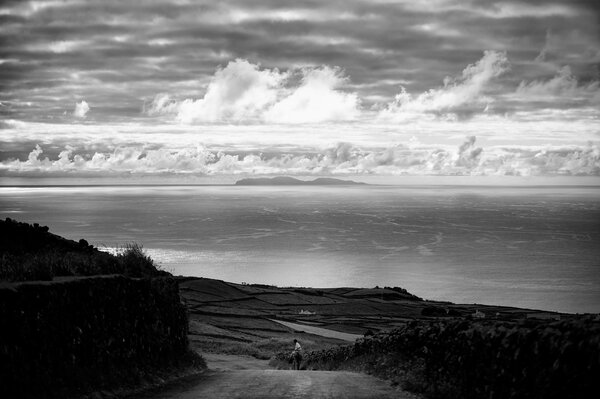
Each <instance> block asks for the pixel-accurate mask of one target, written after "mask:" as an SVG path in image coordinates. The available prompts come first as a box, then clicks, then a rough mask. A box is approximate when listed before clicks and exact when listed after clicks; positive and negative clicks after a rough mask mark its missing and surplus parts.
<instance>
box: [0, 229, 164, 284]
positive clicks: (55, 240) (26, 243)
mask: <svg viewBox="0 0 600 399" xmlns="http://www.w3.org/2000/svg"><path fill="white" fill-rule="evenodd" d="M48 230H49V229H48V227H47V226H40V225H38V224H37V223H35V224H33V225H31V224H28V223H21V222H17V221H15V220H12V219H10V218H6V220H0V237H2V239H1V240H0V281H3V280H4V281H7V280H8V281H34V280H52V279H53V278H54V277H60V276H95V275H103V274H122V275H126V276H129V277H155V276H161V275H162V276H165V275H169V273H167V272H165V271H162V270H159V269H158V268H157V267H156V265H155V264H154V262H153V261H152V259H151V258H150V257H148V256H147V255H145V254H144V252H143V251H142V247H141V246H139V245H137V244H127V245H125V247H123V249H122V250H121V251H120V252H119V253H118V254H117V255H112V254H109V253H107V252H103V251H100V250H98V249H97V248H94V247H93V246H92V245H89V244H88V242H87V241H86V240H84V239H80V240H79V241H78V242H77V241H73V240H68V239H66V238H63V237H60V236H57V235H55V234H52V233H50V232H49V231H48Z"/></svg>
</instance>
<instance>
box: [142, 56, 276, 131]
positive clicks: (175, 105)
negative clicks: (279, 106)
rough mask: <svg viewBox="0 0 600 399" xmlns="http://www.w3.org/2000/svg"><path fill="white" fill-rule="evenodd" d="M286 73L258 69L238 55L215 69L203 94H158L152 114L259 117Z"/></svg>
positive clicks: (183, 118)
mask: <svg viewBox="0 0 600 399" xmlns="http://www.w3.org/2000/svg"><path fill="white" fill-rule="evenodd" d="M284 79H285V74H281V73H279V71H278V70H277V69H274V70H266V69H264V70H261V69H260V67H259V65H256V64H252V63H250V62H248V61H246V60H242V59H237V60H235V61H232V62H230V63H228V64H227V66H226V67H225V68H220V69H218V70H217V71H216V73H215V74H214V76H213V77H212V79H211V80H210V83H209V84H208V87H207V89H206V94H205V95H204V97H203V98H201V99H198V100H193V99H186V100H183V101H181V102H174V101H171V100H170V98H169V97H165V95H164V94H163V95H159V96H157V97H156V98H155V99H154V101H153V103H152V105H151V108H150V110H149V113H150V114H151V115H152V114H161V113H172V112H173V111H175V113H176V117H177V120H178V121H180V122H182V123H189V124H191V123H197V122H223V121H230V122H240V121H253V120H254V121H255V120H258V119H259V118H260V117H261V116H262V113H263V112H264V110H265V108H266V107H267V106H268V105H270V104H272V103H273V102H274V101H276V100H277V95H278V89H279V88H280V87H281V85H282V81H283V80H284Z"/></svg>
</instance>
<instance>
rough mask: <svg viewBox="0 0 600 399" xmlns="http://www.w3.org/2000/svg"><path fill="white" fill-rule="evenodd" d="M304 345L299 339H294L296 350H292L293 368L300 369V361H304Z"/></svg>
mask: <svg viewBox="0 0 600 399" xmlns="http://www.w3.org/2000/svg"><path fill="white" fill-rule="evenodd" d="M301 352H302V346H301V345H300V342H298V340H297V339H294V350H293V351H292V369H294V370H300V362H301V361H302V353H301Z"/></svg>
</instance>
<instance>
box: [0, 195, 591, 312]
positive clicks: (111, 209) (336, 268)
mask: <svg viewBox="0 0 600 399" xmlns="http://www.w3.org/2000/svg"><path fill="white" fill-rule="evenodd" d="M0 217H2V218H5V217H11V218H13V219H16V220H19V221H25V222H30V223H34V222H36V223H40V224H41V225H47V226H49V227H50V230H51V232H53V233H55V234H59V235H62V236H65V237H68V238H71V239H75V240H78V239H80V238H85V239H86V240H88V241H89V242H90V243H92V244H94V245H96V246H99V247H102V248H106V249H111V248H115V247H118V246H121V245H123V244H125V243H128V242H137V243H140V244H142V245H143V246H144V248H145V249H146V250H147V252H148V253H149V254H150V255H151V256H152V257H153V258H154V259H155V260H156V261H157V262H158V263H159V264H160V265H162V267H163V268H165V269H166V270H168V271H171V272H173V273H175V274H182V275H191V276H204V277H211V278H217V279H223V280H227V281H233V282H247V283H265V284H275V285H279V286H312V287H339V286H355V287H374V286H376V285H378V286H400V287H404V288H406V289H407V290H409V291H410V292H412V293H414V294H416V295H419V296H421V297H424V298H428V299H434V300H446V301H452V302H459V303H485V304H497V305H509V306H518V307H525V308H532V309H544V310H557V311H563V312H573V313H583V312H593V313H597V312H600V187H584V186H576V187H565V186H559V187H556V186H543V187H489V186H348V187H330V186H329V187H311V186H301V187H295V186H292V187H248V186H244V187H241V186H102V187H84V186H81V187H0Z"/></svg>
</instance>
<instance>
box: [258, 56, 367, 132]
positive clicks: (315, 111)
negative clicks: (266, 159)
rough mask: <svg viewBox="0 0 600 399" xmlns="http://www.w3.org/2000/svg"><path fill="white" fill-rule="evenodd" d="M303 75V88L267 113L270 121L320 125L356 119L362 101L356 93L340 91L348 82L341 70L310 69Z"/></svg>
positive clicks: (328, 68) (293, 92)
mask: <svg viewBox="0 0 600 399" xmlns="http://www.w3.org/2000/svg"><path fill="white" fill-rule="evenodd" d="M303 75H304V76H303V77H302V82H301V84H300V86H298V87H297V88H294V89H292V90H291V94H289V95H288V96H287V97H285V98H283V99H282V100H281V101H279V102H277V103H275V104H273V106H272V107H271V108H270V109H269V110H268V111H267V112H266V113H265V119H266V120H267V121H269V122H275V123H319V122H329V121H347V120H353V119H356V118H357V116H358V114H359V109H358V106H359V100H358V97H357V95H356V93H344V92H342V91H339V90H337V89H338V88H339V87H340V86H341V85H342V84H343V83H344V82H345V81H346V78H345V77H344V76H343V73H342V71H341V70H340V69H339V68H330V67H326V66H323V67H320V68H314V69H310V68H307V69H305V70H304V71H303Z"/></svg>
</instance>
